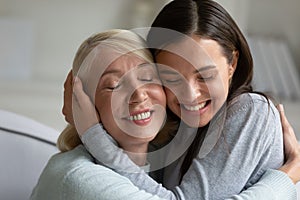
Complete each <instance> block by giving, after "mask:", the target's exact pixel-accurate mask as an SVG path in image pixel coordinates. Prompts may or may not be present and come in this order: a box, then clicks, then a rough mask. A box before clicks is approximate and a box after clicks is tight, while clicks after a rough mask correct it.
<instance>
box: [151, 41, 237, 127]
mask: <svg viewBox="0 0 300 200" xmlns="http://www.w3.org/2000/svg"><path fill="white" fill-rule="evenodd" d="M191 40H193V41H191ZM156 60H157V63H158V71H159V75H160V78H161V80H162V83H163V85H164V87H165V92H166V96H167V105H168V107H169V108H170V109H171V110H172V111H173V112H174V113H175V114H176V115H177V116H178V117H180V118H181V119H182V120H183V121H184V122H185V123H186V124H188V125H189V126H191V127H203V126H205V125H207V124H208V123H209V122H210V120H211V119H212V118H213V116H214V115H215V114H216V112H217V111H218V110H219V109H220V108H221V107H222V105H223V104H224V102H225V101H226V98H227V95H228V90H229V82H230V79H231V77H232V75H233V73H234V70H235V67H236V62H237V56H235V58H234V59H233V62H232V63H231V64H229V63H228V61H227V59H226V57H225V56H224V55H223V54H222V49H221V46H220V45H219V44H218V43H217V42H215V41H214V40H209V39H201V38H199V37H197V36H193V37H192V39H189V40H181V41H180V42H178V43H176V44H170V45H168V46H167V47H165V48H164V50H163V51H161V52H160V53H159V54H158V55H157V57H156Z"/></svg>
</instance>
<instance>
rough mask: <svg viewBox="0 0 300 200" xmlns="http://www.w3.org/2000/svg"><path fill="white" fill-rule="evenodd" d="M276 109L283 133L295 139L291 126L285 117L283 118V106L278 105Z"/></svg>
mask: <svg viewBox="0 0 300 200" xmlns="http://www.w3.org/2000/svg"><path fill="white" fill-rule="evenodd" d="M277 109H278V111H279V114H280V120H281V124H282V130H283V133H284V134H291V135H294V137H295V138H296V136H295V133H294V129H293V128H292V126H291V124H290V123H289V121H288V119H287V117H286V116H285V112H284V107H283V105H282V104H278V105H277Z"/></svg>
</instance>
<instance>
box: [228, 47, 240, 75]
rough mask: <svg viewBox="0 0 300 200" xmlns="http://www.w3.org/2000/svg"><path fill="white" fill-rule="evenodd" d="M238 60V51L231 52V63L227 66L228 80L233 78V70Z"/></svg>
mask: <svg viewBox="0 0 300 200" xmlns="http://www.w3.org/2000/svg"><path fill="white" fill-rule="evenodd" d="M238 60H239V52H238V51H233V52H232V61H231V63H230V66H229V69H228V70H229V71H228V72H229V73H228V74H229V78H230V79H231V78H232V77H233V74H234V72H235V69H236V67H237V63H238Z"/></svg>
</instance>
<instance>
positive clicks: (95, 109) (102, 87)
mask: <svg viewBox="0 0 300 200" xmlns="http://www.w3.org/2000/svg"><path fill="white" fill-rule="evenodd" d="M95 67H98V66H95ZM73 96H74V98H73V102H72V103H73V113H74V117H75V118H74V119H75V127H76V129H77V131H78V133H79V134H80V135H82V134H83V133H84V132H85V131H86V130H87V129H88V128H89V127H91V126H93V125H95V124H97V123H99V119H100V118H101V123H102V124H103V126H104V127H105V129H106V130H107V131H108V133H109V134H110V135H111V136H112V137H113V138H114V139H115V140H116V141H117V142H118V144H119V146H120V147H121V148H122V149H124V150H125V151H127V152H128V155H129V157H130V158H131V159H132V160H133V161H134V162H135V163H136V164H137V165H140V166H142V165H144V164H145V162H146V156H145V154H143V153H146V152H147V149H148V143H149V141H151V140H153V138H154V137H155V136H156V134H157V133H158V131H159V129H160V127H161V126H162V124H163V121H164V117H165V106H166V97H165V93H164V91H163V88H162V86H161V82H160V80H159V78H158V75H157V72H156V69H155V66H153V65H151V64H149V63H147V62H146V61H145V60H143V59H142V58H139V57H137V56H135V55H134V54H125V55H121V56H118V58H117V59H116V60H115V61H113V62H112V63H111V64H110V65H109V66H108V67H107V69H106V70H105V71H104V73H103V74H102V76H101V77H100V79H99V82H98V85H97V89H96V94H95V106H93V104H92V102H91V101H90V97H89V96H87V95H86V94H85V92H83V86H82V82H81V80H80V79H79V78H76V79H75V81H74V89H73ZM64 111H65V110H64ZM138 116H139V117H141V116H143V119H137V117H138ZM135 117H136V119H134V118H135ZM81 122H84V123H81Z"/></svg>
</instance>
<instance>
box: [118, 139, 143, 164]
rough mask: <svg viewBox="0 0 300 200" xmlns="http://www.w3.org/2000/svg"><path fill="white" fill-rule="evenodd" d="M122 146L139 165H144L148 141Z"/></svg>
mask: <svg viewBox="0 0 300 200" xmlns="http://www.w3.org/2000/svg"><path fill="white" fill-rule="evenodd" d="M122 148H123V149H124V151H125V152H126V153H127V155H128V156H129V158H130V159H131V160H132V161H133V162H134V163H135V164H136V165H138V166H144V165H145V164H146V160H147V151H148V142H147V143H143V144H127V145H123V146H122Z"/></svg>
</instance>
